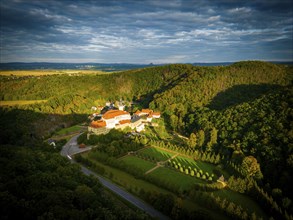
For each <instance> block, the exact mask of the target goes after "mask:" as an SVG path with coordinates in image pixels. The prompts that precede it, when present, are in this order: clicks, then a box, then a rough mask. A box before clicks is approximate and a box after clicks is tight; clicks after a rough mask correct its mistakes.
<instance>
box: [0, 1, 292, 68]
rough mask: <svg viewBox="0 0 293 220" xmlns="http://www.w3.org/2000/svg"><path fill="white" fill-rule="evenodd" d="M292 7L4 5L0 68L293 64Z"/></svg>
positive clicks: (246, 4)
mask: <svg viewBox="0 0 293 220" xmlns="http://www.w3.org/2000/svg"><path fill="white" fill-rule="evenodd" d="M290 3H291V2H290V1H287V0H283V1H279V0H270V1H266V0H254V1H247V0H238V1H234V0H219V1H212V0H172V1H163V0H161V1H159V0H149V1H137V0H125V1H119V0H107V1H106V0H105V1H103V0H100V1H97V0H93V1H85V0H83V1H82V0H72V1H70V0H66V1H61V0H60V1H57V0H44V1H39V0H2V1H1V3H0V8H1V15H0V16H1V17H0V18H1V19H0V25H1V29H0V33H1V57H0V58H1V60H0V61H1V62H7V61H53V60H55V61H58V60H62V61H64V60H65V61H68V62H70V61H78V60H80V61H97V62H140V63H148V62H159V61H161V62H163V61H164V62H165V61H166V62H167V60H170V62H194V61H210V62H212V61H233V60H245V59H265V60H272V59H273V60H280V59H282V60H292V49H293V48H292V47H293V46H292V23H293V18H292V17H293V16H292V5H291V4H290ZM226 48H229V50H227V49H226ZM247 48H249V49H250V50H251V51H248V49H247ZM225 49H226V50H225ZM228 51H229V52H228ZM219 55H220V56H219ZM66 58H67V60H66ZM176 60H177V61H176Z"/></svg>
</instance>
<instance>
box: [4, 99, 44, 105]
mask: <svg viewBox="0 0 293 220" xmlns="http://www.w3.org/2000/svg"><path fill="white" fill-rule="evenodd" d="M46 101H47V100H16V101H0V106H14V105H31V104H35V103H40V102H46Z"/></svg>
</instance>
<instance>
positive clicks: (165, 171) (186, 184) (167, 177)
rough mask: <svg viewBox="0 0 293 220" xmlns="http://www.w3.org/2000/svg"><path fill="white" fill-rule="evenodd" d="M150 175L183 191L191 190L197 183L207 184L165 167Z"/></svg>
mask: <svg viewBox="0 0 293 220" xmlns="http://www.w3.org/2000/svg"><path fill="white" fill-rule="evenodd" d="M148 175H150V176H152V177H155V178H156V179H160V180H162V181H165V182H168V183H169V184H172V185H174V186H176V187H178V188H181V189H182V190H190V189H191V187H192V186H193V185H194V184H195V183H207V182H206V181H203V180H201V179H199V178H196V177H191V176H190V175H186V174H185V173H181V172H179V171H176V170H173V169H169V168H165V167H160V168H158V169H156V170H154V171H153V172H151V173H149V174H148Z"/></svg>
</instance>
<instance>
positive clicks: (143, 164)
mask: <svg viewBox="0 0 293 220" xmlns="http://www.w3.org/2000/svg"><path fill="white" fill-rule="evenodd" d="M121 160H122V161H124V162H125V163H126V164H128V165H131V166H134V167H138V168H140V169H142V170H143V172H146V171H148V170H150V169H152V168H153V167H155V166H156V164H154V163H152V162H149V161H146V160H143V159H141V158H138V157H136V156H127V157H124V158H122V159H121Z"/></svg>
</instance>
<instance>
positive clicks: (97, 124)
mask: <svg viewBox="0 0 293 220" xmlns="http://www.w3.org/2000/svg"><path fill="white" fill-rule="evenodd" d="M91 127H93V128H101V127H106V122H105V121H102V120H99V121H92V123H91Z"/></svg>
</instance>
